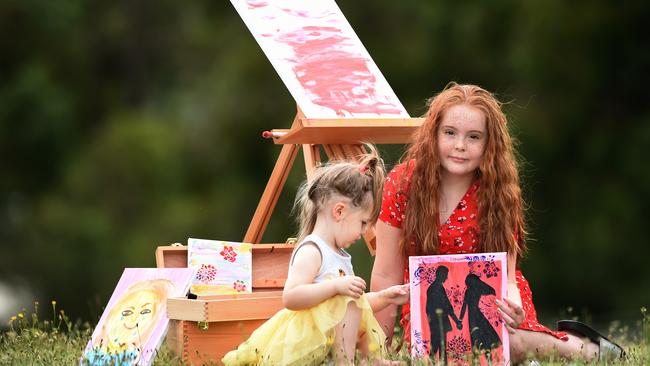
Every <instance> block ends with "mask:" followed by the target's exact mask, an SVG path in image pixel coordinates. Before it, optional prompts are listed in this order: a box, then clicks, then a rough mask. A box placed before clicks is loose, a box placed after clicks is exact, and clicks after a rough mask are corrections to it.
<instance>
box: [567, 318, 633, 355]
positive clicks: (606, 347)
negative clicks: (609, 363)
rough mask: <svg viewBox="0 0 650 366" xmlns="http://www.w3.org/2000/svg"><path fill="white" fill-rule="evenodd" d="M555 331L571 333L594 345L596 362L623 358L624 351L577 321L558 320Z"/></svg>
mask: <svg viewBox="0 0 650 366" xmlns="http://www.w3.org/2000/svg"><path fill="white" fill-rule="evenodd" d="M557 330H560V331H563V332H571V333H575V334H577V335H580V336H582V337H585V338H588V339H589V340H590V341H592V342H594V343H596V344H597V345H598V348H599V352H598V360H600V361H605V360H616V359H623V358H625V350H624V349H623V347H621V346H619V345H618V344H616V343H614V342H612V341H610V340H609V339H608V338H607V337H605V336H604V335H602V334H600V333H599V332H598V331H597V330H595V329H594V328H592V327H590V326H588V325H587V324H585V323H582V322H579V321H577V320H560V321H558V322H557Z"/></svg>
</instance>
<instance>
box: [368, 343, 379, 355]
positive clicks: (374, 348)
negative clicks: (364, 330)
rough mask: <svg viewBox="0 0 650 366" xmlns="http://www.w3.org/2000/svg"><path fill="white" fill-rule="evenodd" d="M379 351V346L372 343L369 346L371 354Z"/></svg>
mask: <svg viewBox="0 0 650 366" xmlns="http://www.w3.org/2000/svg"><path fill="white" fill-rule="evenodd" d="M378 350H379V345H378V344H377V343H370V344H369V345H368V351H370V353H375V352H377V351H378Z"/></svg>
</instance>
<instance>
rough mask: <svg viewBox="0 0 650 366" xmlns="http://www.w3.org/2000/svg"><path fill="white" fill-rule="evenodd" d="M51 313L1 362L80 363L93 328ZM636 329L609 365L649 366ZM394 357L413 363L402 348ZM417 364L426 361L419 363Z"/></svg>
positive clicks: (20, 330) (19, 328) (648, 347)
mask: <svg viewBox="0 0 650 366" xmlns="http://www.w3.org/2000/svg"><path fill="white" fill-rule="evenodd" d="M50 305H51V309H48V311H42V313H49V314H48V315H39V306H38V303H36V304H35V306H34V310H33V311H32V312H29V313H28V312H26V311H23V312H21V313H19V314H16V315H15V316H12V317H11V319H9V320H8V325H9V329H8V330H6V331H3V332H2V333H1V334H0V365H78V364H79V358H80V356H81V353H82V350H83V349H84V348H85V346H86V344H87V343H88V340H89V339H90V336H91V334H92V327H91V325H90V324H88V323H82V322H80V321H77V322H74V323H73V322H71V321H70V319H69V318H68V317H67V316H66V314H65V312H64V311H63V310H58V309H57V308H56V302H54V301H53V302H52V303H51V304H48V308H49V307H50ZM640 315H641V316H640V319H639V321H638V323H637V324H636V326H635V327H634V328H635V329H630V328H629V327H618V326H616V323H613V325H612V326H611V327H610V329H609V333H610V334H609V336H610V337H611V338H612V339H614V340H615V341H616V342H619V344H621V345H622V346H623V347H624V348H625V349H626V351H627V353H628V357H627V359H626V360H624V361H618V362H614V363H608V364H609V365H650V316H649V314H647V311H646V309H645V308H642V309H641V314H640ZM392 358H393V359H398V360H403V361H404V364H411V363H410V360H409V358H408V356H407V355H406V353H405V351H404V350H402V351H401V352H400V353H399V354H398V355H395V357H392ZM154 364H155V365H184V363H183V362H182V360H181V359H179V358H178V357H176V356H175V355H174V354H173V353H172V352H170V351H169V349H167V348H166V347H165V346H163V347H161V348H160V350H159V351H158V354H157V356H156V359H155V361H154ZM413 364H415V365H418V364H422V365H424V364H425V363H420V362H416V363H413ZM540 364H541V365H567V364H569V365H583V364H584V363H582V362H568V361H566V360H545V361H544V362H540Z"/></svg>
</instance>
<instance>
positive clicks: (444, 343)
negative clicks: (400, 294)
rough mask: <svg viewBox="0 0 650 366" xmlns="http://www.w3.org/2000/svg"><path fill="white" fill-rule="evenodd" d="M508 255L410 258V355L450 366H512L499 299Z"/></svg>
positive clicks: (503, 290) (504, 288) (503, 293)
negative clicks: (498, 306)
mask: <svg viewBox="0 0 650 366" xmlns="http://www.w3.org/2000/svg"><path fill="white" fill-rule="evenodd" d="M506 263H507V262H506V253H482V254H474V255H469V254H467V255H466V254H460V255H434V256H412V257H409V274H410V282H411V302H410V306H411V319H410V322H411V355H412V356H413V357H414V358H429V359H430V360H431V361H432V362H433V363H434V364H437V363H438V362H440V363H443V364H450V365H474V364H480V365H508V364H509V359H510V357H509V354H510V353H509V350H510V347H509V338H508V332H507V329H506V327H505V325H504V323H503V319H502V318H501V316H500V314H499V312H498V308H497V305H496V302H495V300H496V299H502V298H504V297H505V296H506V289H507V287H506V280H507V265H506Z"/></svg>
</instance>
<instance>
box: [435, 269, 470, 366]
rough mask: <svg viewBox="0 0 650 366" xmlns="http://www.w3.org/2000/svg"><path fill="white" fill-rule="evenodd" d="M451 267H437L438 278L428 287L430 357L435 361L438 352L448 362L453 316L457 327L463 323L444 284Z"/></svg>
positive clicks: (459, 327) (445, 362) (460, 326)
mask: <svg viewBox="0 0 650 366" xmlns="http://www.w3.org/2000/svg"><path fill="white" fill-rule="evenodd" d="M448 274H449V268H447V267H445V266H439V267H438V269H436V279H435V280H434V281H433V283H432V284H431V285H429V288H428V289H427V306H426V311H427V318H428V319H429V332H430V333H431V350H430V352H429V357H430V358H431V359H432V360H433V361H434V362H435V357H436V354H440V359H441V360H444V364H447V352H446V349H445V348H446V346H447V333H449V332H450V331H451V322H450V321H449V317H451V318H452V319H453V320H454V321H455V322H456V328H457V329H459V330H460V329H461V328H462V323H461V321H460V320H459V319H458V317H456V314H455V313H454V308H453V307H452V306H451V303H450V302H449V298H448V297H447V293H446V292H445V288H444V287H443V286H442V284H443V283H444V282H445V281H446V280H447V276H448Z"/></svg>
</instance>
